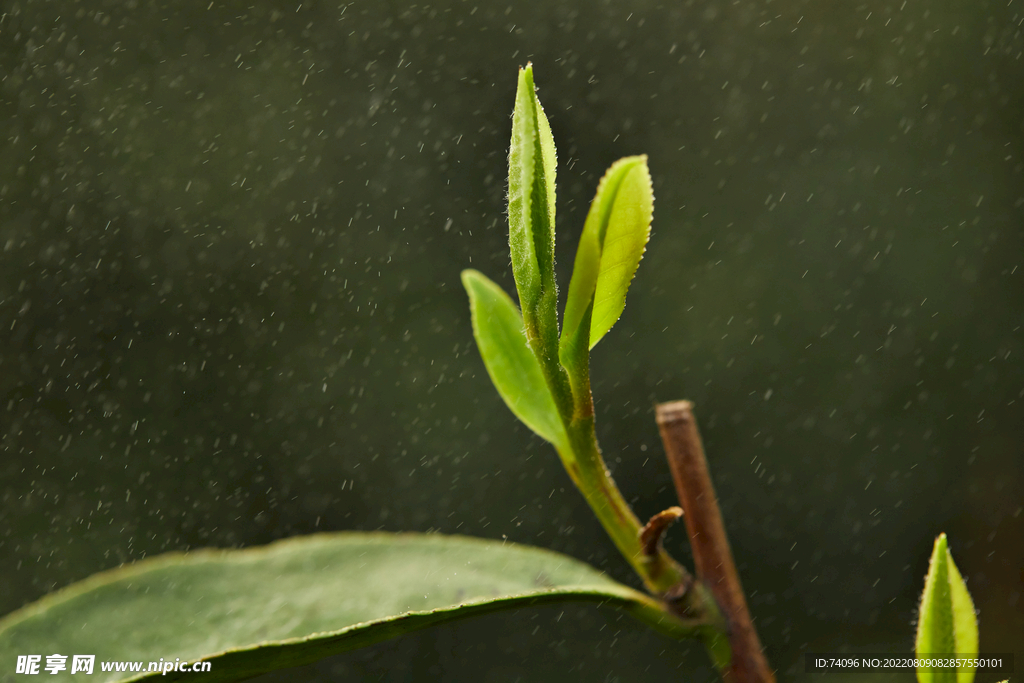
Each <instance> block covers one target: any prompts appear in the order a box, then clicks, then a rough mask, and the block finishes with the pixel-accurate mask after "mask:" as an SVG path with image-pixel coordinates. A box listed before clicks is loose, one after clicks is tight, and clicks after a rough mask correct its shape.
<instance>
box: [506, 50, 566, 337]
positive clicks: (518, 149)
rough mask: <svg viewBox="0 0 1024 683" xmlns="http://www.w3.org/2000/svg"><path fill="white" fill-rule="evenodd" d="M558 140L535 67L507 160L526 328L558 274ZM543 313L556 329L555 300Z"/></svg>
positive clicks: (519, 99)
mask: <svg viewBox="0 0 1024 683" xmlns="http://www.w3.org/2000/svg"><path fill="white" fill-rule="evenodd" d="M555 171H556V152H555V141H554V138H553V137H552V134H551V126H550V125H549V124H548V119H547V116H546V115H545V114H544V108H543V107H542V106H541V104H540V100H539V99H537V93H536V88H535V85H534V81H533V65H532V64H529V63H528V64H527V65H526V67H524V68H522V69H520V70H519V84H518V86H517V88H516V101H515V108H514V110H513V112H512V141H511V143H510V145H509V156H508V222H509V232H508V243H509V251H510V252H511V256H512V274H513V276H514V277H515V281H516V290H517V291H518V293H519V303H520V305H521V306H522V308H523V311H524V316H525V317H526V320H527V323H528V324H531V323H532V321H533V319H534V313H535V312H536V311H537V307H538V306H539V305H540V299H541V297H542V295H543V293H544V292H545V291H546V290H548V289H553V288H554V286H555V284H554V278H555V274H554V273H555V271H554V263H555ZM549 308H550V310H545V311H543V312H540V313H539V314H541V315H546V316H548V318H550V321H551V324H552V325H553V324H554V319H555V309H554V301H553V300H552V301H551V303H550V305H549Z"/></svg>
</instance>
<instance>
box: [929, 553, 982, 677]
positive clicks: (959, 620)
mask: <svg viewBox="0 0 1024 683" xmlns="http://www.w3.org/2000/svg"><path fill="white" fill-rule="evenodd" d="M914 649H915V651H916V653H917V656H918V657H921V658H927V657H932V656H936V655H945V656H951V655H956V656H957V657H965V658H973V657H976V656H977V654H978V620H977V618H976V617H975V614H974V603H973V602H971V595H970V593H968V592H967V586H966V584H964V580H963V577H961V576H960V572H959V571H958V570H957V568H956V565H955V564H954V563H953V556H952V555H951V554H950V552H949V548H948V547H947V545H946V534H939V537H938V538H936V539H935V546H934V548H933V549H932V557H931V561H930V562H929V564H928V575H927V576H926V577H925V581H924V593H923V594H922V596H921V607H920V613H919V614H918V621H917V642H916V643H915V648H914ZM917 680H918V681H919V682H920V683H971V681H973V680H974V667H965V668H962V669H959V670H958V671H956V672H954V671H952V670H949V671H938V670H918V672H917Z"/></svg>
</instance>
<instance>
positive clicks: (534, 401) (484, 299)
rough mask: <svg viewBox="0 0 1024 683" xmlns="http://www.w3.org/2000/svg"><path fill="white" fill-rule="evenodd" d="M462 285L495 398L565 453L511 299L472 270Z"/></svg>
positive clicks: (559, 427) (559, 424) (555, 416)
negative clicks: (497, 397)
mask: <svg viewBox="0 0 1024 683" xmlns="http://www.w3.org/2000/svg"><path fill="white" fill-rule="evenodd" d="M462 284H463V286H464V287H465V288H466V293H467V294H469V309H470V314H471V317H472V322H473V336H474V337H475V338H476V345H477V348H479V349H480V356H481V357H482V358H483V361H484V367H486V368H487V374H488V375H490V377H491V381H492V382H493V383H494V387H495V388H496V389H497V390H498V394H500V395H501V398H502V400H504V401H505V405H507V406H508V407H509V409H510V410H511V411H512V412H513V413H514V414H515V416H516V417H518V418H519V419H520V420H521V421H522V422H523V423H524V424H525V425H526V426H527V427H529V428H530V429H531V430H533V431H534V432H535V433H536V434H537V435H538V436H540V437H541V438H543V439H546V440H547V441H550V442H551V443H553V444H554V445H555V447H556V448H558V449H559V450H565V449H566V443H567V438H566V435H565V427H564V426H563V425H562V420H561V418H560V417H559V415H558V409H557V408H556V407H555V400H554V398H553V397H552V396H551V391H550V389H548V385H547V384H546V383H545V381H544V375H543V372H542V371H541V367H540V362H539V361H538V360H537V357H536V356H534V355H533V351H532V350H531V349H530V347H529V345H528V343H527V340H526V331H525V328H524V325H523V319H522V317H521V316H520V314H519V310H518V309H517V308H516V306H515V304H514V303H512V299H511V297H509V295H508V294H506V293H505V290H503V289H502V288H501V287H499V286H498V285H497V284H496V283H494V282H492V281H491V280H490V279H489V278H488V277H487V276H486V275H484V274H483V273H481V272H479V271H476V270H473V269H467V270H464V271H462Z"/></svg>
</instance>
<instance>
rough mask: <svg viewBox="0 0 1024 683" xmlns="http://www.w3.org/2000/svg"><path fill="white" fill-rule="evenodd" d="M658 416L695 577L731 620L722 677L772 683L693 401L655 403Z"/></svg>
mask: <svg viewBox="0 0 1024 683" xmlns="http://www.w3.org/2000/svg"><path fill="white" fill-rule="evenodd" d="M655 414H656V417H657V421H658V429H659V431H660V432H661V440H662V442H663V443H664V445H665V455H666V457H667V458H668V464H669V467H670V468H671V470H672V479H673V480H674V481H675V484H676V492H677V494H678V496H679V502H680V503H681V504H682V506H683V512H684V515H683V518H684V520H685V521H686V532H687V533H688V534H689V536H690V545H691V547H692V548H693V559H694V564H695V565H696V573H697V580H698V581H700V582H702V583H703V584H704V585H706V586H707V588H708V589H709V590H710V591H711V594H712V595H713V596H714V597H715V601H716V602H717V603H718V606H719V608H720V609H721V610H722V613H723V614H724V615H725V619H726V622H727V624H728V629H729V645H730V646H731V648H732V661H731V662H730V664H729V668H728V669H727V670H726V671H725V672H723V677H724V678H725V680H726V681H728V683H774V681H775V675H774V674H773V673H772V670H771V669H770V668H769V667H768V661H767V659H765V656H764V653H763V652H762V649H761V641H760V640H759V639H758V637H757V631H756V630H755V629H754V623H753V621H752V620H751V618H750V612H749V611H748V610H747V602H746V599H745V598H744V597H743V587H742V586H741V585H740V578H739V574H738V573H737V572H736V565H735V563H734V562H733V558H732V551H731V550H730V549H729V541H728V539H727V538H726V535H725V525H724V524H723V523H722V513H721V511H719V509H718V499H717V497H716V496H715V489H714V486H713V485H712V483H711V475H710V474H709V472H708V463H707V459H706V457H705V455H704V446H703V445H702V444H701V440H700V433H699V432H698V431H697V421H696V419H695V418H694V416H693V404H692V403H690V402H689V401H673V402H671V403H661V404H658V405H657V406H655Z"/></svg>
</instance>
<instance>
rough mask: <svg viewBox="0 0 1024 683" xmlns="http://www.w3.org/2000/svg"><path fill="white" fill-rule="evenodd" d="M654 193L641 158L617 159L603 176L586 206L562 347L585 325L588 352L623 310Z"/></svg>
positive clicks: (647, 227) (644, 242)
mask: <svg viewBox="0 0 1024 683" xmlns="http://www.w3.org/2000/svg"><path fill="white" fill-rule="evenodd" d="M653 215H654V192H653V191H652V189H651V175H650V172H649V171H648V168H647V157H646V156H634V157H626V158H624V159H619V160H618V161H616V162H615V163H614V164H612V165H611V167H610V168H609V169H608V171H607V172H606V173H605V175H604V178H602V179H601V182H600V184H599V185H598V187H597V194H596V195H595V196H594V201H593V202H592V203H591V205H590V212H589V213H588V214H587V220H586V223H585V224H584V226H583V234H582V235H581V236H580V244H579V247H578V249H577V251H576V263H575V265H574V267H573V273H572V280H570V282H569V295H568V298H567V299H566V302H565V315H564V317H563V319H562V345H563V347H564V345H565V344H566V343H567V340H570V339H573V338H576V337H577V332H578V328H579V326H580V325H583V324H586V323H587V321H586V311H587V309H588V308H589V307H590V306H591V304H593V311H592V313H591V315H590V321H589V327H590V329H589V348H591V349H592V348H594V346H595V345H596V344H597V342H599V341H600V340H601V337H603V336H604V335H605V333H606V332H608V330H610V329H611V327H612V325H614V324H615V321H616V320H618V319H619V316H620V315H622V310H623V309H624V308H625V306H626V291H627V290H628V289H629V285H630V283H631V282H632V280H633V276H634V275H635V274H636V269H637V266H639V265H640V259H641V258H642V257H643V254H644V250H645V249H646V246H647V240H648V239H649V237H650V234H651V219H652V217H653Z"/></svg>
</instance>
